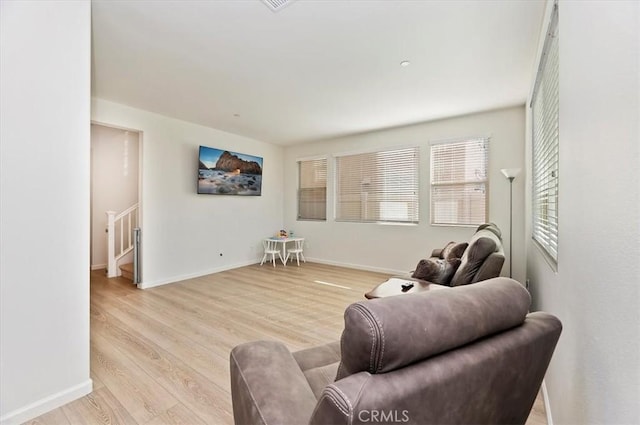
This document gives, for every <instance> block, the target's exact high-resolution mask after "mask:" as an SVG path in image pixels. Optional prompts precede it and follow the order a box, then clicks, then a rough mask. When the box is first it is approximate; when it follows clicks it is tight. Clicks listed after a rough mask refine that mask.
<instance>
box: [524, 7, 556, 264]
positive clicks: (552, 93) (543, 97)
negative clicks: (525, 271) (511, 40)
mask: <svg viewBox="0 0 640 425" xmlns="http://www.w3.org/2000/svg"><path fill="white" fill-rule="evenodd" d="M559 62H560V60H559V54H558V5H557V4H556V5H555V6H554V10H553V14H552V17H551V22H550V24H549V30H548V31H547V38H546V39H545V43H544V48H543V51H542V58H541V59H540V66H539V68H538V75H537V77H536V83H535V86H534V90H533V97H532V100H531V116H532V131H533V134H532V150H533V152H532V168H533V170H532V173H531V175H532V182H533V187H532V203H533V205H532V218H533V223H532V235H533V240H534V241H536V242H537V243H538V245H539V246H540V247H541V248H542V249H543V250H544V251H545V252H546V253H547V254H548V255H549V256H550V257H551V259H552V260H553V261H558V101H559V89H558V79H559Z"/></svg>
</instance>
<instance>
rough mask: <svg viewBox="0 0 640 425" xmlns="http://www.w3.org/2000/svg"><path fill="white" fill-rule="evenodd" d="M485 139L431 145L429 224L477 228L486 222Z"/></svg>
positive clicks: (487, 140)
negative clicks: (475, 226) (474, 226)
mask: <svg viewBox="0 0 640 425" xmlns="http://www.w3.org/2000/svg"><path fill="white" fill-rule="evenodd" d="M488 162H489V139H488V138H474V139H468V140H460V141H454V142H444V143H433V144H432V145H431V223H432V224H444V225H454V226H455V225H478V224H481V223H485V222H486V221H487V199H488V197H487V183H488V179H487V175H488V173H487V167H488Z"/></svg>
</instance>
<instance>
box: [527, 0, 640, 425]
mask: <svg viewBox="0 0 640 425" xmlns="http://www.w3.org/2000/svg"><path fill="white" fill-rule="evenodd" d="M559 6H560V11H559V16H560V20H559V25H560V26H559V32H560V35H559V37H560V174H559V175H560V194H559V196H560V199H559V209H560V210H559V239H558V244H559V245H558V246H559V252H558V270H557V273H556V272H553V271H552V269H551V267H550V266H549V265H548V264H547V262H546V261H545V260H544V258H543V257H542V255H541V253H540V252H539V250H538V248H537V246H535V245H534V244H533V243H532V241H531V229H530V226H527V274H528V276H529V277H530V278H531V291H532V295H533V302H534V307H535V308H536V309H539V310H545V311H548V312H550V313H553V314H556V315H557V316H558V317H559V318H560V319H561V320H562V322H563V325H564V330H563V333H562V335H561V337H560V341H559V344H558V347H557V349H556V352H555V354H554V357H553V359H552V361H551V365H550V368H549V370H548V372H547V378H546V383H547V390H548V395H549V400H550V407H551V413H552V416H553V423H554V424H556V425H558V424H637V423H638V421H640V402H639V401H640V361H639V360H638V359H639V357H638V356H639V353H640V157H639V153H640V152H639V146H640V140H639V137H640V132H639V128H638V125H639V122H640V109H639V106H638V102H639V98H640V82H639V79H640V68H639V67H638V60H639V52H640V30H639V28H640V22H639V21H640V3H638V2H631V1H629V2H613V1H591V2H572V1H560V3H559ZM547 15H548V14H547ZM544 29H546V23H545V26H544ZM541 43H542V40H541ZM528 123H529V125H530V120H529V119H528ZM527 146H528V147H527V152H530V148H529V146H530V140H528V142H527ZM528 163H529V164H530V158H528ZM529 203H530V193H528V194H527V205H529ZM530 217H531V212H530V209H529V208H528V209H527V224H529V223H530V220H531V218H530Z"/></svg>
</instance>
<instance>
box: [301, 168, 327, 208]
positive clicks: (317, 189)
mask: <svg viewBox="0 0 640 425" xmlns="http://www.w3.org/2000/svg"><path fill="white" fill-rule="evenodd" d="M326 219H327V159H326V158H320V159H312V160H306V161H298V220H326Z"/></svg>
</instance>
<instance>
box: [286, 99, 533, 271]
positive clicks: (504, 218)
mask: <svg viewBox="0 0 640 425" xmlns="http://www.w3.org/2000/svg"><path fill="white" fill-rule="evenodd" d="M524 128H525V118H524V106H518V107H513V108H507V109H501V110H496V111H489V112H484V113H479V114H473V115H467V116H462V117H456V118H450V119H445V120H439V121H433V122H428V123H423V124H418V125H412V126H406V127H399V128H393V129H389V130H383V131H376V132H371V133H365V134H359V135H354V136H348V137H341V138H337V139H332V140H326V141H321V142H317V143H311V144H304V145H298V146H291V147H288V148H287V149H286V150H285V184H284V205H285V211H284V222H285V227H286V228H287V229H293V230H294V231H295V232H296V234H297V235H298V236H303V237H305V238H306V241H307V245H306V247H305V252H306V254H307V256H308V257H310V258H312V259H314V260H316V261H322V262H328V263H334V264H343V265H350V266H355V267H363V268H369V269H378V270H383V271H389V272H401V271H408V270H412V269H413V268H414V267H415V265H416V264H417V262H418V261H419V260H420V259H421V258H424V257H426V256H428V255H429V254H430V253H431V250H433V249H434V248H442V247H444V245H445V244H446V243H447V242H449V241H451V240H454V241H458V242H459V241H466V240H468V239H469V238H470V237H471V235H472V234H473V232H474V230H475V228H469V227H449V226H432V225H430V224H429V169H430V168H429V167H430V162H429V160H430V158H429V142H430V141H438V140H448V139H455V138H463V137H469V136H490V137H491V142H490V148H489V179H490V182H489V188H490V189H489V220H490V221H493V222H495V223H496V224H497V225H498V226H499V227H500V228H501V229H502V231H503V239H504V242H505V251H506V252H507V253H508V243H509V183H508V180H506V179H505V178H504V176H502V174H501V173H500V169H501V168H524ZM407 145H419V146H420V224H419V225H417V226H402V225H380V224H372V223H345V222H336V221H335V220H334V219H333V216H334V213H333V208H334V193H333V186H332V181H333V178H332V171H333V164H332V160H331V155H333V154H336V153H342V152H352V151H359V150H368V149H374V148H387V147H393V146H407ZM317 155H329V161H328V167H329V170H328V174H329V179H330V181H329V182H328V190H327V192H328V194H327V197H328V200H327V202H328V216H327V221H326V222H312V221H297V220H296V216H297V201H296V191H297V181H298V175H297V163H296V160H297V159H300V158H305V157H311V156H317ZM513 184H514V188H513V189H514V190H513V193H514V201H513V209H514V214H513V215H514V227H513V228H514V235H513V236H514V237H513V240H514V249H513V257H514V264H513V267H514V273H513V275H514V278H516V279H519V280H522V279H523V278H524V245H523V232H524V227H523V226H524V224H523V221H522V217H523V215H524V211H523V208H524V204H523V200H524V178H522V176H519V177H518V178H517V179H516V180H515V181H514V183H513ZM502 271H503V274H504V275H507V276H508V274H509V270H508V259H507V261H506V262H505V266H504V267H503V269H502Z"/></svg>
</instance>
